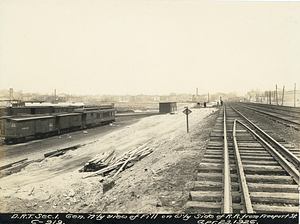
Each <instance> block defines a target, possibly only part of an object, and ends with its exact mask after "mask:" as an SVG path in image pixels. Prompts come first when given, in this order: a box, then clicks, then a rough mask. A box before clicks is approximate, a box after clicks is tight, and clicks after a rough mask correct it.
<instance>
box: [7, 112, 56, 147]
mask: <svg viewBox="0 0 300 224" xmlns="http://www.w3.org/2000/svg"><path fill="white" fill-rule="evenodd" d="M2 121H3V122H2V134H3V135H4V137H5V142H6V143H9V142H11V141H12V142H13V143H19V142H24V141H25V140H26V139H28V138H40V137H46V136H48V135H49V134H52V133H54V131H55V126H54V125H55V116H34V117H19V118H16V117H9V118H4V119H2Z"/></svg>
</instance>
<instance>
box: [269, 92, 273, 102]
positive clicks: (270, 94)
mask: <svg viewBox="0 0 300 224" xmlns="http://www.w3.org/2000/svg"><path fill="white" fill-rule="evenodd" d="M269 96H270V105H271V104H272V91H269Z"/></svg>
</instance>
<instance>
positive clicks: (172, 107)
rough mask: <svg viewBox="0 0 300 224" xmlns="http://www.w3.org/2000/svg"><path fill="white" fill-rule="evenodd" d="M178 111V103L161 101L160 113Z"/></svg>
mask: <svg viewBox="0 0 300 224" xmlns="http://www.w3.org/2000/svg"><path fill="white" fill-rule="evenodd" d="M174 111H177V103H176V102H163V103H159V113H161V114H164V113H173V112H174Z"/></svg>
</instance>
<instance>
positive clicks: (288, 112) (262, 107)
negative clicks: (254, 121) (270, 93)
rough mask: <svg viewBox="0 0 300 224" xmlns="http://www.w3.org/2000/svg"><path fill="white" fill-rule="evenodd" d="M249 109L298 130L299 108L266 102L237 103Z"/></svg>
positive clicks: (299, 123)
mask: <svg viewBox="0 0 300 224" xmlns="http://www.w3.org/2000/svg"><path fill="white" fill-rule="evenodd" d="M239 105H240V106H243V107H245V108H247V109H249V110H252V111H254V112H256V113H258V114H261V115H264V116H266V117H268V118H270V119H272V120H274V121H276V122H279V123H282V124H284V125H286V126H289V127H293V128H295V129H296V130H300V109H299V108H290V107H287V108H286V107H280V106H275V105H274V106H272V105H266V104H254V103H242V104H241V103H239Z"/></svg>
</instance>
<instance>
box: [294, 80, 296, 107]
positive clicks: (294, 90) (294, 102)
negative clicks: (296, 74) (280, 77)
mask: <svg viewBox="0 0 300 224" xmlns="http://www.w3.org/2000/svg"><path fill="white" fill-rule="evenodd" d="M294 107H296V83H295V84H294Z"/></svg>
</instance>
